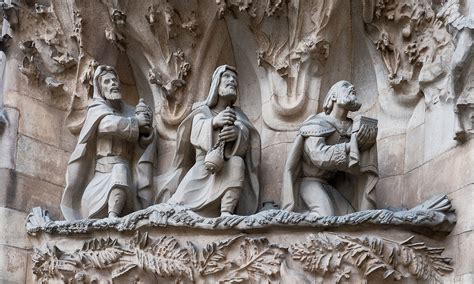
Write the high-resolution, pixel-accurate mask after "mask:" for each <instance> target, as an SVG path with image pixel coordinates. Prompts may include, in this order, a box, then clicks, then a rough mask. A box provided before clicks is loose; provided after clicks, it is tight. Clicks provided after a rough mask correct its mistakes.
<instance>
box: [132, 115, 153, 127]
mask: <svg viewBox="0 0 474 284" xmlns="http://www.w3.org/2000/svg"><path fill="white" fill-rule="evenodd" d="M135 118H136V119H137V120H138V127H140V128H142V127H145V126H151V115H150V114H149V113H147V112H140V113H137V114H135Z"/></svg>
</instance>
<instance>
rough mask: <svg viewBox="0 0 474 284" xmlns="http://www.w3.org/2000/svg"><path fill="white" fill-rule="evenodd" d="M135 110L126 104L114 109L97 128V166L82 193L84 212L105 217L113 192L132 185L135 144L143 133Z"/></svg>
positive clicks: (87, 214) (92, 216)
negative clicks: (140, 133) (120, 108)
mask: <svg viewBox="0 0 474 284" xmlns="http://www.w3.org/2000/svg"><path fill="white" fill-rule="evenodd" d="M132 116H134V110H133V108H131V107H130V106H127V105H123V111H122V112H118V111H116V110H115V111H114V114H110V115H107V116H105V117H103V118H102V119H101V120H100V123H99V126H98V127H97V142H96V166H95V174H94V177H93V178H92V180H91V181H90V182H89V184H88V185H87V187H86V189H85V190H84V195H83V196H82V201H81V204H82V206H81V207H82V210H83V215H84V216H88V217H91V218H95V217H97V218H98V217H105V216H107V212H105V210H106V207H107V200H108V196H109V194H110V191H111V190H112V189H113V188H115V187H120V188H123V189H125V190H126V191H130V190H131V188H132V181H131V180H132V173H131V168H130V160H131V159H132V155H133V149H134V144H133V143H131V142H134V143H137V141H138V136H139V129H138V121H137V119H136V118H134V117H132Z"/></svg>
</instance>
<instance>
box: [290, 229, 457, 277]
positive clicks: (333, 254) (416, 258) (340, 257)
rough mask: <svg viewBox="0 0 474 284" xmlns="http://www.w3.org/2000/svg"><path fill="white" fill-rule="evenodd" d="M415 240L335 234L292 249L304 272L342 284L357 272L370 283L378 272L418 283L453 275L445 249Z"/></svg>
mask: <svg viewBox="0 0 474 284" xmlns="http://www.w3.org/2000/svg"><path fill="white" fill-rule="evenodd" d="M412 240H413V237H410V238H409V239H407V240H405V241H403V242H396V241H392V240H388V239H382V238H378V237H364V238H355V237H351V236H345V235H336V234H332V233H320V234H318V235H317V236H315V235H310V236H309V237H308V239H307V241H306V242H304V243H297V244H294V245H293V246H291V249H290V252H291V254H292V257H293V259H294V260H297V261H300V262H301V263H302V264H303V267H304V269H305V270H307V271H310V272H313V273H315V274H319V275H322V276H324V275H325V274H333V275H334V277H335V279H336V281H337V282H338V283H339V282H340V281H341V280H343V279H346V280H347V279H349V278H350V277H351V273H352V272H356V273H357V274H358V276H359V277H360V278H362V279H367V278H369V277H371V276H372V274H374V273H375V272H376V271H380V272H381V273H383V278H384V279H385V278H389V277H393V278H394V279H395V280H400V279H402V278H407V277H409V275H410V274H411V276H414V277H415V278H416V279H423V280H428V279H432V280H437V281H441V276H442V275H444V274H445V273H448V272H451V271H452V267H451V266H450V264H451V259H450V258H448V257H442V256H441V253H442V252H443V250H444V249H443V248H430V247H427V246H426V245H425V244H424V243H423V242H416V243H414V242H412Z"/></svg>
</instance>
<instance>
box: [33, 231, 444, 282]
mask: <svg viewBox="0 0 474 284" xmlns="http://www.w3.org/2000/svg"><path fill="white" fill-rule="evenodd" d="M412 240H413V237H410V238H409V239H407V240H405V241H402V242H397V241H393V240H388V239H382V238H379V237H374V236H365V237H353V236H349V235H344V234H335V233H320V234H318V235H310V236H309V237H308V239H307V241H306V242H303V243H293V244H292V245H291V246H290V249H289V250H288V249H287V248H286V247H284V246H282V245H280V244H274V243H270V241H269V240H268V239H267V238H264V237H244V236H243V235H238V236H234V237H230V238H227V239H224V240H219V241H215V242H210V243H208V244H204V245H203V244H199V243H198V241H194V242H191V241H188V242H187V243H186V247H181V246H180V244H179V243H178V241H177V239H176V238H174V237H172V236H161V237H158V238H150V237H149V236H148V233H139V232H137V233H136V235H135V236H134V237H133V238H130V239H129V240H128V242H127V241H125V240H123V241H122V240H119V239H111V238H107V239H92V240H88V241H85V242H84V244H83V246H82V248H81V249H78V250H76V251H74V252H64V251H61V250H60V249H58V248H57V247H56V246H53V247H52V248H50V247H47V248H46V249H44V250H41V249H36V250H35V252H34V255H33V258H32V259H33V273H34V274H35V275H36V276H37V280H38V281H39V282H43V283H46V282H51V281H54V280H59V279H62V280H63V281H71V280H72V279H74V280H75V281H78V280H81V281H84V282H86V283H89V282H91V281H94V279H95V280H97V279H109V280H113V279H115V280H114V281H117V282H119V283H121V282H123V281H126V280H125V279H127V277H130V276H131V275H132V276H133V275H140V277H144V278H146V275H151V276H152V278H146V279H156V278H164V279H167V281H171V280H174V281H176V282H179V283H181V282H188V281H198V282H203V281H204V282H203V283H211V282H219V283H241V282H244V283H286V282H288V281H289V280H290V281H300V282H298V283H309V281H311V280H309V279H311V278H313V279H315V278H314V277H319V278H321V277H322V278H323V279H326V280H328V281H331V282H336V283H339V282H341V281H357V280H356V279H355V278H358V279H359V280H363V279H364V280H370V279H374V277H375V276H376V275H378V277H379V279H380V278H381V277H383V278H389V277H392V278H394V279H395V280H400V279H402V278H403V279H413V278H416V279H421V280H429V281H441V280H442V278H441V276H442V275H444V274H445V273H449V272H451V271H452V268H451V266H450V263H451V259H450V258H448V257H444V256H441V253H442V252H443V250H444V249H443V248H431V247H428V246H426V245H425V244H424V243H423V242H412ZM290 257H291V258H292V259H293V260H294V261H296V263H294V264H293V265H292V267H294V268H296V269H290V268H289V267H288V262H289V261H291V260H290ZM298 263H300V264H301V265H302V268H303V270H304V271H306V272H304V271H303V270H300V269H298V266H300V265H298ZM298 270H299V271H298ZM131 271H134V272H133V273H132V272H131ZM309 273H312V276H311V275H308V274H309ZM154 277H156V278H154Z"/></svg>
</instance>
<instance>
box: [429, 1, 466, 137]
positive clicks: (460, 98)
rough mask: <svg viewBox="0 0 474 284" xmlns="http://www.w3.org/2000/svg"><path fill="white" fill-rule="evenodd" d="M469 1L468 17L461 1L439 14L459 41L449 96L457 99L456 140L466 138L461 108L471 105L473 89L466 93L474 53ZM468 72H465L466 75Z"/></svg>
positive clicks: (455, 100)
mask: <svg viewBox="0 0 474 284" xmlns="http://www.w3.org/2000/svg"><path fill="white" fill-rule="evenodd" d="M469 3H470V2H469V1H466V10H467V11H468V12H470V13H468V15H467V16H464V15H463V14H461V4H460V2H459V0H449V1H447V2H446V3H445V4H444V5H443V7H442V9H440V11H439V12H438V14H437V17H438V18H440V19H445V20H446V23H447V25H448V27H449V30H450V32H451V33H452V34H453V36H454V38H455V40H456V41H457V44H456V48H455V50H454V52H453V55H452V57H451V62H450V66H449V74H448V76H449V81H448V92H449V95H450V96H449V97H450V98H453V99H454V104H455V105H454V112H455V120H454V123H455V124H454V133H455V136H454V139H456V140H458V141H461V142H463V141H464V140H465V139H466V129H465V126H464V124H463V120H462V111H463V109H465V108H466V107H468V106H469V104H470V103H469V101H472V99H470V98H469V96H470V94H469V93H470V92H465V93H463V89H464V86H465V85H466V83H467V81H468V80H469V78H468V76H467V74H468V69H469V68H470V67H471V65H472V61H473V60H472V58H473V54H474V44H473V42H474V17H473V16H471V15H472V12H471V11H474V5H472V3H471V5H469ZM464 74H466V75H464Z"/></svg>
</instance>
